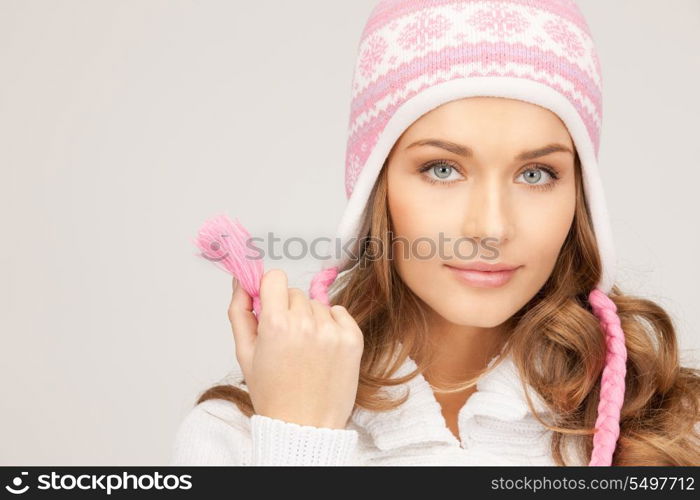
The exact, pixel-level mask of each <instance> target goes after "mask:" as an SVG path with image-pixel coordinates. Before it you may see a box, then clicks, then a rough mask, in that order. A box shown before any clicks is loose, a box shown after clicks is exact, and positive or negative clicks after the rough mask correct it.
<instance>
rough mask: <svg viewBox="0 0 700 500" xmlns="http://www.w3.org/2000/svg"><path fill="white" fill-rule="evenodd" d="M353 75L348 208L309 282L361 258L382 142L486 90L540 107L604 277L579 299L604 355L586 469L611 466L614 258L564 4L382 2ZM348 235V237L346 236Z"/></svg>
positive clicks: (595, 96) (588, 47)
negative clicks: (328, 257) (576, 168)
mask: <svg viewBox="0 0 700 500" xmlns="http://www.w3.org/2000/svg"><path fill="white" fill-rule="evenodd" d="M357 55H358V57H357V61H356V64H355V70H354V76H353V81H352V104H351V109H350V122H349V130H348V142H347V150H346V160H345V191H346V194H347V196H348V203H347V206H346V209H345V211H344V213H343V216H342V219H341V222H340V225H339V227H338V230H337V239H338V240H340V245H339V246H341V247H342V246H346V245H347V248H351V249H353V251H352V252H350V253H343V254H340V255H337V256H336V257H335V260H334V261H332V262H331V263H330V265H328V266H326V267H325V268H324V269H323V270H322V271H320V272H319V273H318V274H317V275H316V276H314V278H313V279H312V282H311V288H310V295H311V297H313V298H316V299H318V300H320V301H323V302H325V303H328V295H327V290H328V287H329V286H330V285H331V284H332V282H333V281H334V280H335V278H336V276H337V275H338V273H339V272H342V271H344V270H347V269H349V268H350V267H352V266H353V265H354V263H355V262H354V260H351V259H350V256H351V255H355V256H357V255H359V245H360V242H361V239H362V237H363V236H364V235H362V234H360V231H361V230H362V229H363V228H361V227H360V223H361V221H362V216H363V213H364V211H365V209H366V208H367V202H368V199H369V196H370V193H371V192H372V188H373V186H374V184H375V182H376V180H377V177H378V175H379V172H380V170H381V168H382V166H383V165H384V162H385V160H386V158H387V156H388V154H389V153H390V151H391V149H392V147H393V146H394V144H395V143H396V141H397V140H398V139H399V137H400V136H401V135H402V134H403V132H404V131H405V130H406V129H407V128H408V127H409V126H411V124H412V123H413V122H415V121H416V120H417V119H418V118H420V117H421V116H422V115H423V114H425V113H427V112H428V111H430V110H432V109H434V108H436V107H438V106H440V105H442V104H444V103H446V102H448V101H451V100H455V99H460V98H464V97H470V96H496V97H507V98H513V99H520V100H523V101H527V102H531V103H534V104H537V105H539V106H542V107H545V108H547V109H549V110H551V111H552V112H554V113H555V114H557V115H558V116H559V118H560V119H561V120H562V121H563V122H564V124H565V125H566V127H567V128H568V131H569V134H570V135H571V137H572V139H573V141H574V144H575V146H576V149H577V151H578V154H579V158H580V160H581V168H582V173H583V184H584V192H585V196H586V198H587V201H588V205H589V210H590V212H591V217H592V222H593V229H594V232H595V236H596V240H597V244H598V249H599V252H600V258H601V262H602V268H603V273H602V277H601V279H600V282H599V283H598V284H597V286H596V287H595V289H594V290H592V291H591V293H590V295H589V302H590V304H591V306H592V310H593V312H594V313H595V314H596V316H597V317H598V318H599V320H600V323H601V327H602V330H603V332H604V333H605V335H606V342H607V348H608V352H607V358H606V366H605V369H604V370H603V374H602V378H601V396H600V403H599V406H598V419H597V421H596V429H597V432H596V435H595V436H594V450H593V454H592V456H591V461H590V465H610V464H611V463H612V455H613V453H614V451H615V446H616V442H617V438H618V436H619V419H620V409H621V407H622V403H623V400H624V394H625V373H626V368H625V363H626V359H627V353H626V350H625V340H624V333H623V332H622V329H621V327H620V320H619V318H618V316H617V314H616V307H615V304H614V303H613V302H612V300H610V298H609V297H608V295H607V293H609V291H610V290H611V288H612V286H613V282H614V277H615V253H614V248H613V241H612V233H611V229H610V221H609V218H608V212H607V208H606V203H605V197H604V192H603V187H602V184H601V179H600V175H599V173H598V152H599V148H600V129H601V122H602V112H603V110H602V75H601V65H600V60H599V58H598V54H597V52H596V48H595V45H594V41H593V38H592V36H591V32H590V30H589V28H588V25H587V23H586V20H585V19H584V17H583V15H582V14H581V11H580V10H579V8H578V6H577V5H576V3H575V2H574V1H573V0H381V1H380V2H379V3H378V4H377V5H376V7H375V8H374V10H373V11H372V12H371V14H370V16H369V19H368V20H367V23H366V25H365V28H364V30H363V32H362V37H361V41H360V43H359V46H358V54H357ZM353 240H354V241H353Z"/></svg>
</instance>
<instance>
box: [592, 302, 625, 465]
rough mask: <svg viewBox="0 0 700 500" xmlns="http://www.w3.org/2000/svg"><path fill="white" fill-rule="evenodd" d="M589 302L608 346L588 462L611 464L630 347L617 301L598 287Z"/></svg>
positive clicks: (617, 432) (618, 426)
mask: <svg viewBox="0 0 700 500" xmlns="http://www.w3.org/2000/svg"><path fill="white" fill-rule="evenodd" d="M588 301H589V303H590V304H591V307H592V308H593V312H594V314H595V315H596V317H597V318H598V319H599V320H600V326H601V328H602V329H603V332H605V342H606V345H607V354H606V358H605V368H604V369H603V375H602V377H601V382H600V402H599V403H598V418H597V419H596V423H595V428H596V433H595V435H594V436H593V453H591V460H590V462H589V464H588V465H589V466H593V465H606V466H610V465H611V464H612V457H613V453H614V452H615V447H616V446H617V438H618V436H619V435H620V410H621V409H622V404H623V402H624V399H625V374H626V373H627V348H626V347H625V333H624V332H623V331H622V327H621V326H620V317H619V316H618V315H617V306H616V305H615V303H614V302H613V301H612V300H611V299H610V297H608V295H607V294H606V293H605V292H603V291H602V290H600V289H599V288H595V289H593V290H592V291H591V293H590V294H589V295H588Z"/></svg>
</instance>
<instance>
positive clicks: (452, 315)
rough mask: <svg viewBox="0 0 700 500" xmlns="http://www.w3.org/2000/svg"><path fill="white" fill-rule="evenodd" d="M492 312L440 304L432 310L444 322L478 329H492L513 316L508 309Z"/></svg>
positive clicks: (501, 308)
mask: <svg viewBox="0 0 700 500" xmlns="http://www.w3.org/2000/svg"><path fill="white" fill-rule="evenodd" d="M495 309H499V310H494V311H489V310H487V309H486V308H480V307H478V305H477V306H476V307H473V306H472V307H464V306H463V307H457V306H456V305H447V304H444V303H443V304H441V305H440V306H439V307H438V308H435V307H433V310H434V311H435V312H436V313H437V314H439V315H440V316H441V317H442V318H443V319H444V320H445V321H448V322H450V323H452V324H454V325H460V326H475V327H479V328H494V327H496V326H498V325H501V324H503V323H504V322H506V321H507V320H508V319H509V318H510V317H511V316H512V314H513V311H511V309H510V308H508V307H500V308H499V307H496V308H495Z"/></svg>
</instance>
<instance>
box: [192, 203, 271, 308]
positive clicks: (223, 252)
mask: <svg viewBox="0 0 700 500" xmlns="http://www.w3.org/2000/svg"><path fill="white" fill-rule="evenodd" d="M249 240H250V233H248V231H247V230H246V229H245V228H244V227H243V226H242V225H241V223H240V222H238V219H236V221H235V222H231V219H229V218H228V217H227V216H226V215H217V216H214V217H212V218H210V219H207V220H206V221H205V222H204V224H203V225H202V227H201V228H200V229H199V233H198V236H197V239H195V240H192V242H193V243H194V244H195V245H196V246H197V247H198V248H199V249H200V251H201V254H200V256H201V257H204V258H205V259H207V260H209V261H211V262H213V263H214V264H216V265H217V266H218V267H219V268H221V269H223V270H224V271H227V272H229V273H230V274H232V275H233V276H235V278H236V279H237V280H238V283H239V285H240V286H242V287H243V288H244V290H245V291H246V292H248V295H250V296H251V297H252V298H253V310H254V311H255V314H256V316H259V315H260V281H261V280H262V277H263V274H264V264H263V260H262V258H255V257H256V255H255V254H250V255H249V256H248V255H247V254H246V250H250V248H248V247H247V244H248V241H249Z"/></svg>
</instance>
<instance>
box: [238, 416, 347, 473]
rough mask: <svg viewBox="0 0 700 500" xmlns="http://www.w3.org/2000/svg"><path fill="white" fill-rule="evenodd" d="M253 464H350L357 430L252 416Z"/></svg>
mask: <svg viewBox="0 0 700 500" xmlns="http://www.w3.org/2000/svg"><path fill="white" fill-rule="evenodd" d="M251 433H252V443H253V450H252V451H253V454H252V465H350V464H351V462H352V458H353V454H354V453H355V448H356V446H357V432H356V431H354V430H348V429H326V428H321V427H313V426H309V425H298V424H295V423H292V422H285V421H283V420H279V419H275V418H269V417H266V416H264V415H253V416H252V417H251Z"/></svg>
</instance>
